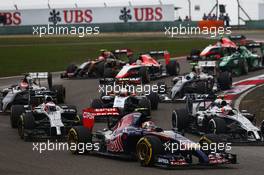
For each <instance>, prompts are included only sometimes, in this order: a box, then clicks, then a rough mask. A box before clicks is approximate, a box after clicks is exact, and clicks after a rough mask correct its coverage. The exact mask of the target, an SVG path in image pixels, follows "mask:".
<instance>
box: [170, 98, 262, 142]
mask: <svg viewBox="0 0 264 175" xmlns="http://www.w3.org/2000/svg"><path fill="white" fill-rule="evenodd" d="M197 97H198V96H197V95H193V94H192V95H188V98H187V103H186V104H187V105H186V108H182V109H176V110H174V111H173V113H172V126H173V127H174V128H176V129H177V130H178V131H182V130H184V131H187V132H191V133H196V134H209V135H210V137H212V135H214V137H217V138H218V139H219V140H218V141H225V142H229V143H233V144H238V143H239V144H241V143H261V142H263V141H264V137H263V134H264V127H263V126H264V122H262V126H261V129H259V128H257V127H256V126H254V124H253V123H254V121H255V116H254V115H252V114H249V113H248V112H246V111H242V112H240V111H238V110H236V109H234V108H232V107H231V106H230V105H229V104H228V103H227V102H226V101H225V100H223V99H221V98H219V99H216V100H214V99H213V98H209V97H208V96H204V97H201V96H200V97H199V98H197ZM205 137H206V136H205Z"/></svg>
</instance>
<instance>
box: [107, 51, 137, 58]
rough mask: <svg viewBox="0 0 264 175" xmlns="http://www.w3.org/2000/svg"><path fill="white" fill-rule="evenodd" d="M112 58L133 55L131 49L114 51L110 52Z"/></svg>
mask: <svg viewBox="0 0 264 175" xmlns="http://www.w3.org/2000/svg"><path fill="white" fill-rule="evenodd" d="M112 53H113V54H114V56H115V57H116V58H118V59H120V58H121V57H122V56H126V57H131V56H132V55H133V51H132V50H131V49H116V50H114V51H112Z"/></svg>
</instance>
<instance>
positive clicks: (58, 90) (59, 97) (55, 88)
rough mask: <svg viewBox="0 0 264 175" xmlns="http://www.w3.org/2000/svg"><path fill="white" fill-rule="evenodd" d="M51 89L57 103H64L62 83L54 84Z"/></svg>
mask: <svg viewBox="0 0 264 175" xmlns="http://www.w3.org/2000/svg"><path fill="white" fill-rule="evenodd" d="M52 91H54V92H56V98H57V102H58V103H60V104H61V103H64V102H65V97H66V89H65V87H63V85H54V86H53V87H52Z"/></svg>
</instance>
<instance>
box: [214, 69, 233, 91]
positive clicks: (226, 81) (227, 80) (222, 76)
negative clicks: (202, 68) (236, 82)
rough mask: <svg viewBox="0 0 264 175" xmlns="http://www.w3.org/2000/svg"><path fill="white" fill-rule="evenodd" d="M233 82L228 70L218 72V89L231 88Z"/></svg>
mask: <svg viewBox="0 0 264 175" xmlns="http://www.w3.org/2000/svg"><path fill="white" fill-rule="evenodd" d="M232 83H233V79H232V75H231V73H230V72H228V71H225V72H220V73H219V75H218V77H217V84H218V87H219V88H220V90H222V91H223V90H228V89H231V87H232Z"/></svg>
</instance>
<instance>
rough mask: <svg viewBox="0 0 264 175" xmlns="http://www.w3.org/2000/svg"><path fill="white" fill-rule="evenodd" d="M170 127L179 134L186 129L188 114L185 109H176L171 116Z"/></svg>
mask: <svg viewBox="0 0 264 175" xmlns="http://www.w3.org/2000/svg"><path fill="white" fill-rule="evenodd" d="M171 121H172V127H173V128H176V129H177V130H178V131H179V132H181V131H183V130H184V129H186V128H187V126H188V122H189V114H188V111H187V109H176V110H174V111H173V112H172V116H171Z"/></svg>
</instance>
